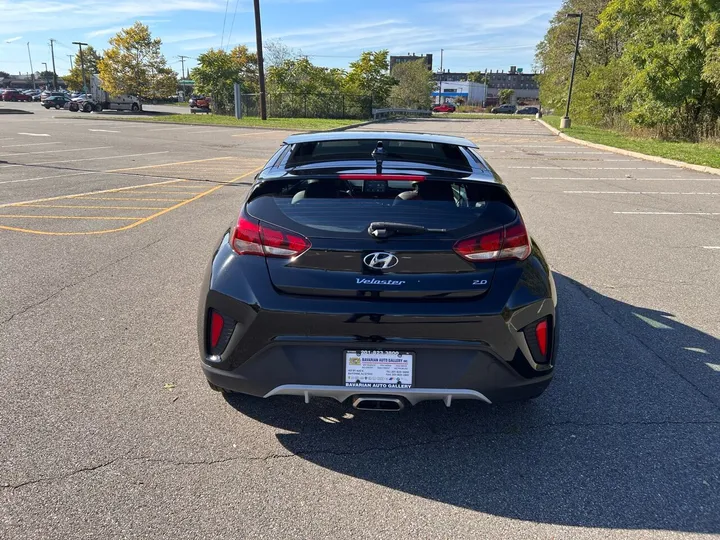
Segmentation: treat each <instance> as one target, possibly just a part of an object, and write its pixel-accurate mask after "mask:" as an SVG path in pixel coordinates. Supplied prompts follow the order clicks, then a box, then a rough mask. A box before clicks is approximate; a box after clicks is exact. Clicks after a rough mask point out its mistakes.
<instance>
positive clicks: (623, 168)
mask: <svg viewBox="0 0 720 540" xmlns="http://www.w3.org/2000/svg"><path fill="white" fill-rule="evenodd" d="M508 169H558V170H563V169H572V170H578V171H600V170H606V171H675V170H677V167H546V166H545V165H513V166H510V167H508Z"/></svg>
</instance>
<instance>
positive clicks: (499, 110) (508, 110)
mask: <svg viewBox="0 0 720 540" xmlns="http://www.w3.org/2000/svg"><path fill="white" fill-rule="evenodd" d="M516 110H517V107H516V106H515V105H510V104H509V103H505V104H504V105H500V106H499V107H493V108H492V109H490V112H491V113H493V114H515V111H516Z"/></svg>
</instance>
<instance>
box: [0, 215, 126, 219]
mask: <svg viewBox="0 0 720 540" xmlns="http://www.w3.org/2000/svg"><path fill="white" fill-rule="evenodd" d="M0 218H23V219H126V220H130V221H132V220H135V219H138V218H137V216H136V217H110V216H23V215H15V214H0Z"/></svg>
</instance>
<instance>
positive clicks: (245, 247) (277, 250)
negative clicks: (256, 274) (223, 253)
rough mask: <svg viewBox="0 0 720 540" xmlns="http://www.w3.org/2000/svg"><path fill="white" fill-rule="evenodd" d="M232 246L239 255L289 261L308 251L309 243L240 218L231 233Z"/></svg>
mask: <svg viewBox="0 0 720 540" xmlns="http://www.w3.org/2000/svg"><path fill="white" fill-rule="evenodd" d="M232 246H233V249H234V250H235V251H236V252H237V253H238V254H239V255H260V256H264V257H281V258H288V259H289V258H292V257H297V256H298V255H301V254H302V253H304V252H305V251H307V250H308V249H310V241H309V240H308V239H307V238H305V237H304V236H301V235H299V234H297V233H293V232H290V231H284V230H281V229H275V228H271V227H268V226H267V225H260V224H258V223H254V222H252V221H250V220H248V219H246V218H244V217H242V216H241V217H240V219H239V220H238V223H237V226H236V227H235V230H234V231H233V241H232Z"/></svg>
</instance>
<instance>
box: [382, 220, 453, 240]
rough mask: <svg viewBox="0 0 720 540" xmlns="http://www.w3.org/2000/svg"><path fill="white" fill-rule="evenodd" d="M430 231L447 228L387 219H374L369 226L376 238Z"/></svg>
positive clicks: (440, 231)
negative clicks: (435, 227)
mask: <svg viewBox="0 0 720 540" xmlns="http://www.w3.org/2000/svg"><path fill="white" fill-rule="evenodd" d="M428 232H431V233H445V232H447V229H428V228H427V227H423V226H422V225H411V224H410V223H389V222H387V221H374V222H372V223H371V224H370V226H369V227H368V233H369V234H370V235H371V236H374V237H375V238H387V237H389V236H392V235H394V234H423V233H428Z"/></svg>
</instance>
